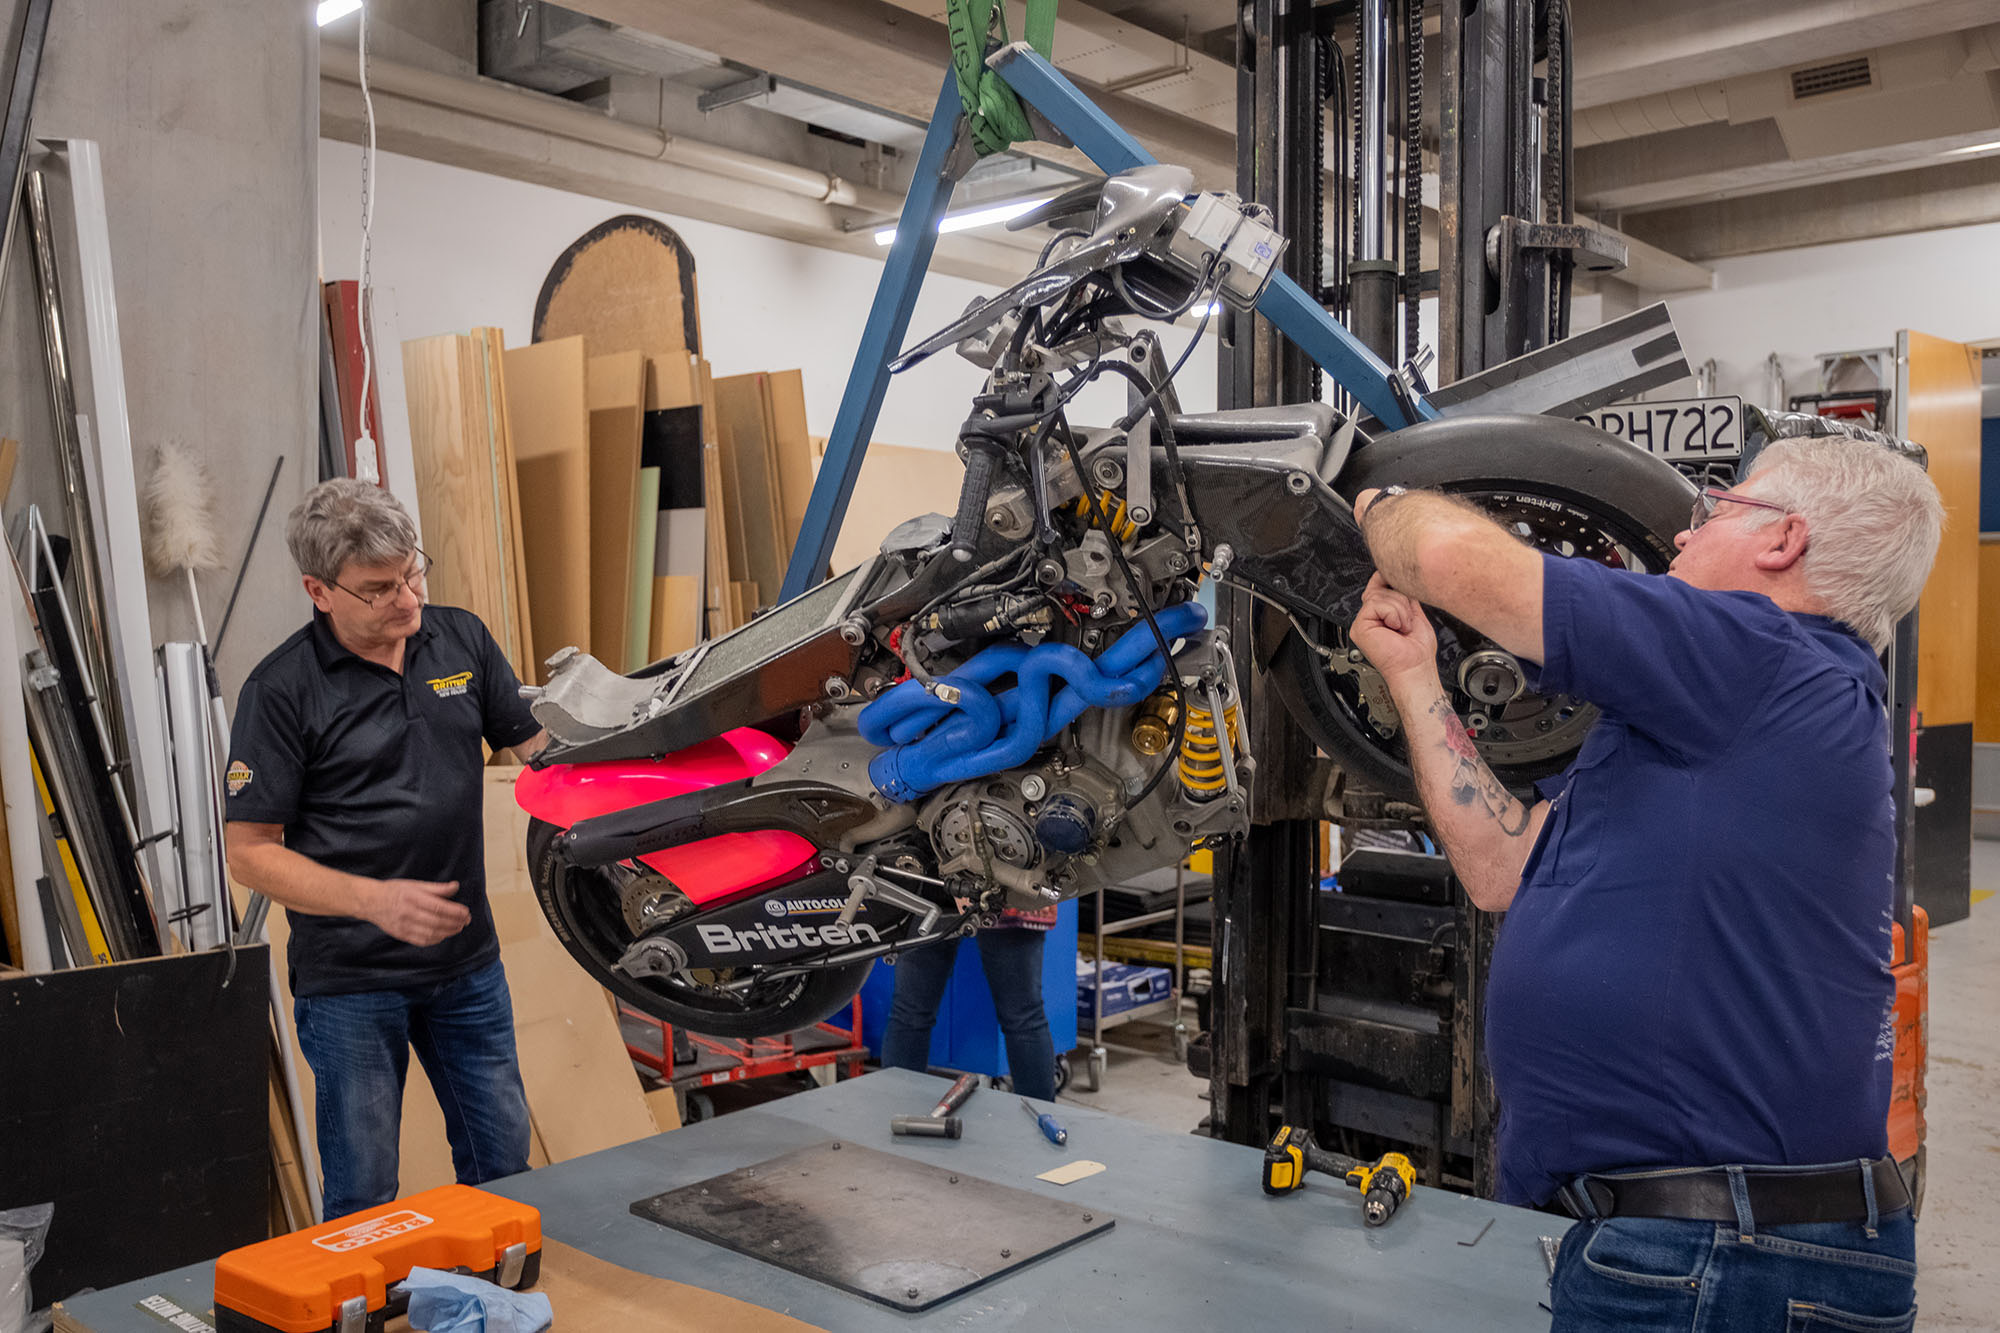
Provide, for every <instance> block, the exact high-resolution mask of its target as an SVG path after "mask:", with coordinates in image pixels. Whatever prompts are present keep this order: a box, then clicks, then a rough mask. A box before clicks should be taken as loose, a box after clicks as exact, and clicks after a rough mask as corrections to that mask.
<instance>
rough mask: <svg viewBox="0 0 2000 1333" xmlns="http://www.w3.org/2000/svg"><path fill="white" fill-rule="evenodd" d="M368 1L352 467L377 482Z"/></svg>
mask: <svg viewBox="0 0 2000 1333" xmlns="http://www.w3.org/2000/svg"><path fill="white" fill-rule="evenodd" d="M370 8H371V6H369V5H365V4H364V5H362V6H361V11H360V21H359V26H358V29H357V31H358V34H359V35H358V41H359V47H358V49H357V55H358V57H359V68H360V71H361V112H362V119H363V120H365V121H367V123H368V145H367V147H365V148H364V149H362V151H361V265H360V268H361V280H360V283H359V294H358V297H357V299H356V301H355V318H356V320H357V321H358V322H359V323H360V325H361V330H360V332H361V399H360V403H359V405H358V406H357V407H356V408H355V413H356V415H358V416H359V417H360V418H361V433H360V435H359V436H357V437H356V439H355V441H354V471H355V475H356V476H357V478H359V479H360V480H362V481H372V482H376V483H378V484H379V483H380V482H381V480H382V463H381V456H380V454H379V453H378V452H377V450H376V445H375V436H374V433H373V430H372V429H371V426H370V423H369V420H368V391H369V387H370V383H369V382H370V379H371V378H372V376H373V373H374V369H375V365H374V353H373V346H374V341H375V340H374V337H373V336H372V329H371V325H370V322H369V311H370V308H371V307H372V305H373V304H374V303H373V302H372V301H371V300H370V299H369V290H370V287H371V283H370V280H369V260H370V258H371V255H370V253H369V252H370V249H371V245H370V242H371V240H372V239H373V235H374V230H375V194H374V188H373V185H374V174H375V98H374V96H373V94H371V93H370V92H369V90H368V11H369V9H370Z"/></svg>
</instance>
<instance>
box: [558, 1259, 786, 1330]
mask: <svg viewBox="0 0 2000 1333" xmlns="http://www.w3.org/2000/svg"><path fill="white" fill-rule="evenodd" d="M533 1290H535V1291H539V1292H542V1293H544V1294H545V1295H547V1296H548V1298H549V1305H550V1307H551V1308H553V1309H554V1311H555V1316H556V1322H555V1326H556V1328H557V1329H640V1328H643V1329H650V1330H655V1333H709V1330H711V1329H729V1330H731V1333H808V1330H811V1329H814V1328H816V1327H818V1326H817V1325H815V1324H807V1323H802V1322H800V1321H799V1320H797V1319H794V1318H792V1317H791V1316H790V1315H783V1314H779V1313H778V1312H777V1311H775V1310H767V1309H765V1308H764V1307H763V1306H761V1305H752V1304H750V1303H749V1302H748V1301H739V1300H737V1299H736V1298H735V1297H733V1296H723V1295H720V1294H718V1293H716V1292H713V1291H705V1290H703V1289H702V1288H700V1287H691V1286H687V1285H685V1284H684V1283H680V1282H674V1281H670V1280H669V1279H667V1278H661V1277H649V1276H647V1275H646V1274H644V1273H635V1272H633V1271H632V1270H631V1269H629V1268H620V1267H619V1266H618V1265H616V1264H611V1263H606V1262H605V1261H604V1260H602V1259H599V1258H596V1257H595V1256H593V1255H589V1254H586V1253H584V1252H583V1251H582V1250H578V1249H573V1248H571V1247H570V1246H568V1245H565V1244H563V1243H562V1242H561V1241H558V1240H549V1239H547V1238H544V1239H543V1241H542V1269H541V1276H540V1277H538V1278H537V1279H536V1280H535V1285H534V1287H533Z"/></svg>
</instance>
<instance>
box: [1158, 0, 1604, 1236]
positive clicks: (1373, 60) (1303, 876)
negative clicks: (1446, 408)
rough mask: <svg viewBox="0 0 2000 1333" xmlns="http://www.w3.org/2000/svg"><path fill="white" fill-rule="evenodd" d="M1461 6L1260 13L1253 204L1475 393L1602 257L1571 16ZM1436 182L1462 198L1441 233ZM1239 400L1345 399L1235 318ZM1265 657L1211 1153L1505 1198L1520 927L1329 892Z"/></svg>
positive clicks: (1255, 703) (1331, 304)
mask: <svg viewBox="0 0 2000 1333" xmlns="http://www.w3.org/2000/svg"><path fill="white" fill-rule="evenodd" d="M1441 9H1442V12H1441V14H1440V15H1439V16H1438V21H1439V30H1438V32H1437V34H1436V36H1435V37H1434V38H1428V39H1427V36H1426V31H1425V15H1424V4H1423V0H1336V2H1335V3H1328V4H1319V5H1315V4H1313V3H1311V0H1244V3H1243V4H1242V5H1241V7H1240V9H1239V23H1238V31H1237V144H1238V151H1239V167H1238V178H1237V190H1238V193H1240V194H1241V195H1242V196H1243V197H1244V198H1245V199H1247V200H1255V201H1256V202H1257V203H1261V204H1264V205H1266V206H1268V207H1269V208H1270V209H1271V210H1272V212H1273V213H1274V215H1275V216H1276V218H1277V226H1278V229H1279V230H1280V231H1281V232H1282V233H1283V234H1284V235H1286V236H1289V237H1291V238H1292V240H1293V244H1292V245H1291V246H1290V247H1289V248H1288V249H1287V251H1286V254H1285V257H1284V261H1283V262H1284V266H1285V271H1286V273H1287V274H1289V275H1290V276H1291V277H1292V278H1293V279H1295V280H1296V281H1297V282H1298V283H1299V284H1300V285H1301V286H1302V287H1304V288H1305V290H1307V291H1308V292H1316V293H1318V294H1319V296H1320V301H1321V304H1322V305H1324V306H1325V307H1326V308H1327V309H1328V310H1329V311H1330V312H1331V313H1333V314H1334V315H1335V317H1336V318H1339V319H1341V320H1342V321H1343V322H1345V323H1346V324H1347V326H1348V327H1349V329H1350V331H1352V332H1353V333H1354V334H1355V336H1356V337H1357V338H1358V339H1359V340H1360V341H1362V342H1363V343H1365V344H1366V345H1367V346H1368V347H1369V349H1370V350H1371V351H1373V352H1374V353H1375V354H1376V355H1377V356H1378V357H1380V358H1381V360H1382V361H1383V362H1385V363H1386V364H1389V365H1391V366H1395V365H1398V364H1403V365H1405V366H1406V369H1407V370H1408V371H1409V372H1410V373H1413V374H1418V375H1420V374H1421V373H1422V370H1423V367H1424V365H1425V359H1424V349H1420V348H1419V347H1418V345H1417V341H1418V333H1417V328H1418V307H1419V302H1420V301H1421V300H1422V299H1423V297H1424V296H1425V295H1426V294H1427V293H1430V292H1435V293H1436V295H1437V298H1438V340H1439V344H1440V346H1439V347H1438V348H1437V349H1436V350H1437V352H1438V353H1439V356H1440V359H1439V361H1438V363H1437V370H1436V372H1435V373H1436V374H1437V376H1438V377H1439V378H1440V380H1441V381H1442V382H1450V381H1453V380H1457V379H1461V378H1464V377H1466V376H1468V375H1472V374H1475V373H1477V372H1479V371H1481V370H1483V369H1486V368H1487V367H1489V366H1494V365H1497V364H1499V363H1500V362H1502V361H1507V360H1511V359H1513V358H1515V357H1518V356H1520V355H1523V354H1524V353H1527V352H1530V351H1533V350H1535V349H1536V348H1539V347H1543V346H1546V345H1547V344H1549V343H1550V342H1552V341H1554V340H1556V339H1558V338H1561V337H1563V336H1565V335H1566V334H1567V332H1568V328H1567V326H1568V318H1569V314H1568V312H1569V298H1570V275H1571V273H1572V272H1573V271H1574V268H1575V267H1576V265H1577V264H1578V263H1580V262H1581V263H1584V264H1586V265H1588V266H1591V267H1596V266H1598V265H1597V264H1596V263H1595V262H1593V261H1594V260H1595V258H1596V251H1597V250H1598V249H1599V248H1601V246H1602V243H1601V242H1600V241H1599V240H1597V239H1596V237H1597V234H1596V233H1594V232H1590V231H1588V230H1586V229H1583V228H1579V227H1577V226H1575V225H1574V217H1573V214H1572V213H1571V205H1570V167H1569V162H1570V146H1569V96H1568V89H1569V72H1568V61H1567V59H1566V57H1567V54H1568V48H1569V26H1568V25H1569V18H1568V10H1567V6H1566V5H1565V4H1563V3H1562V0H1545V2H1544V3H1542V4H1539V5H1538V4H1536V3H1535V2H1534V0H1453V3H1449V4H1445V5H1443V6H1442V7H1441ZM1427 40H1428V41H1429V42H1430V43H1432V44H1434V52H1433V54H1434V57H1435V63H1434V68H1435V70H1436V73H1435V75H1434V76H1433V77H1432V79H1431V81H1430V83H1429V84H1428V85H1427V84H1426V81H1425V56H1426V45H1427ZM1427 145H1428V152H1427ZM1427 158H1428V159H1430V160H1434V161H1435V162H1436V163H1437V170H1438V172H1439V174H1440V181H1441V185H1440V193H1439V201H1440V203H1439V207H1438V208H1437V209H1436V216H1435V219H1434V220H1432V221H1430V224H1429V226H1428V227H1427V226H1426V222H1427V219H1426V217H1425V210H1424V207H1423V203H1422V198H1423V190H1422V185H1421V181H1422V177H1423V174H1424V164H1425V162H1426V160H1427ZM1329 217H1330V218H1331V221H1332V225H1331V226H1330V227H1329V225H1328V221H1329ZM1427 231H1428V232H1429V233H1430V234H1431V235H1433V236H1434V237H1435V254H1436V256H1437V258H1436V261H1435V266H1434V267H1429V268H1427V267H1426V266H1425V264H1424V262H1423V260H1424V255H1425V249H1426V246H1425V236H1426V233H1427ZM1218 377H1219V383H1218V403H1219V405H1220V406H1223V407H1254V406H1266V405H1272V404H1278V403H1288V402H1299V401H1303V400H1308V399H1317V398H1319V397H1320V396H1321V386H1320V379H1319V375H1318V372H1317V370H1316V369H1315V368H1314V366H1313V365H1312V363H1311V362H1310V361H1309V360H1308V359H1307V358H1306V357H1305V356H1304V355H1303V354H1302V353H1300V352H1298V351H1297V350H1296V349H1295V348H1294V347H1292V346H1291V345H1290V344H1288V343H1287V342H1286V341H1285V340H1284V339H1283V338H1281V337H1280V336H1279V335H1278V334H1277V332H1276V331H1275V330H1274V329H1273V328H1272V327H1271V326H1270V324H1269V323H1268V322H1266V321H1265V320H1263V319H1261V318H1256V317H1254V316H1249V315H1231V316H1230V317H1229V318H1228V320H1227V322H1226V326H1225V328H1224V331H1223V343H1222V353H1221V355H1220V358H1219V370H1218ZM1219 597H1220V600H1221V611H1222V618H1223V621H1224V623H1225V624H1227V626H1228V627H1229V630H1230V634H1231V637H1232V639H1233V640H1234V641H1235V642H1237V643H1243V644H1255V643H1259V642H1264V641H1266V637H1267V636H1268V635H1269V634H1270V633H1271V632H1272V631H1273V629H1274V628H1275V627H1273V626H1270V625H1268V624H1266V623H1265V620H1266V618H1267V617H1269V616H1271V615H1273V614H1274V613H1273V612H1272V611H1271V610H1270V609H1269V608H1267V607H1264V606H1261V605H1259V604H1256V603H1255V602H1254V601H1253V600H1252V599H1251V598H1250V597H1249V596H1247V595H1244V594H1240V593H1232V592H1230V591H1228V590H1226V589H1225V590H1222V591H1221V592H1220V593H1219ZM1255 657H1256V654H1254V653H1251V652H1244V653H1241V654H1239V657H1238V661H1239V662H1240V663H1241V664H1242V666H1241V667H1240V670H1242V672H1243V673H1244V676H1245V679H1244V680H1243V681H1242V682H1241V686H1242V690H1243V696H1244V697H1245V699H1246V700H1247V701H1248V705H1249V706H1248V710H1247V711H1248V714H1249V719H1248V725H1250V726H1251V727H1252V728H1254V729H1255V730H1254V733H1253V742H1252V744H1253V748H1254V749H1255V750H1256V753H1257V754H1258V755H1259V757H1260V765H1261V767H1262V773H1261V775H1260V776H1261V778H1262V780H1260V781H1259V783H1258V785H1257V794H1258V806H1257V808H1256V809H1254V810H1253V818H1254V819H1255V820H1256V823H1255V825H1254V827H1253V829H1252V832H1251V835H1250V837H1249V838H1248V840H1247V841H1246V842H1245V843H1244V844H1243V845H1241V846H1239V847H1237V848H1234V849H1231V850H1230V851H1228V852H1227V853H1224V854H1219V855H1218V857H1217V861H1216V880H1215V932H1216V933H1215V949H1216V957H1215V966H1214V970H1213V979H1212V987H1213V990H1212V1006H1211V1010H1210V1014H1211V1017H1210V1032H1209V1033H1208V1034H1205V1035H1204V1037H1203V1038H1202V1039H1201V1040H1199V1041H1198V1042H1197V1043H1196V1045H1195V1046H1194V1047H1193V1048H1192V1049H1191V1051H1190V1055H1189V1064H1190V1067H1191V1068H1192V1069H1193V1070H1194V1071H1195V1072H1196V1073H1198V1074H1201V1073H1205V1074H1206V1075H1207V1076H1208V1078H1209V1081H1210V1091H1211V1099H1212V1106H1213V1113H1212V1116H1211V1120H1210V1132H1211V1133H1212V1134H1214V1135H1216V1136H1217V1137H1221V1138H1226V1139H1228V1140H1230V1141H1232V1142H1237V1143H1246V1144H1254V1143H1261V1142H1264V1141H1265V1140H1267V1139H1268V1138H1269V1137H1270V1135H1271V1133H1272V1131H1273V1129H1274V1128H1275V1127H1276V1126H1277V1125H1278V1124H1280V1123H1287V1124H1293V1125H1308V1126H1311V1127H1312V1129H1313V1131H1314V1133H1315V1134H1316V1135H1317V1136H1318V1137H1319V1139H1320V1141H1321V1142H1323V1143H1326V1144H1328V1145H1329V1146H1331V1147H1336V1148H1340V1149H1342V1150H1344V1151H1348V1152H1350V1153H1353V1154H1355V1155H1361V1156H1373V1155H1376V1154H1377V1153H1379V1152H1381V1151H1385V1150H1401V1151H1404V1152H1406V1153H1408V1154H1409V1155H1410V1156H1411V1157H1412V1158H1413V1160H1414V1161H1415V1162H1416V1163H1417V1165H1418V1169H1419V1171H1420V1173H1421V1179H1422V1180H1423V1181H1424V1182H1425V1183H1427V1184H1433V1185H1452V1186H1455V1187H1458V1188H1461V1189H1470V1190H1472V1191H1474V1192H1476V1193H1479V1194H1481V1195H1485V1196H1489V1197H1490V1196H1491V1194H1492V1193H1493V1187H1494V1179H1495V1175H1494V1164H1493V1121H1494V1117H1495V1104H1494V1098H1493V1092H1492V1085H1491V1081H1490V1079H1489V1077H1488V1075H1487V1073H1486V1063H1485V1055H1484V1051H1483V1031H1482V1029H1483V1024H1484V1015H1483V1006H1482V1001H1483V998H1484V993H1485V980H1486V969H1487V966H1488V964H1489V962H1490V960H1491V958H1492V949H1493V938H1494V928H1495V924H1496V922H1495V919H1494V918H1493V917H1492V916H1491V915H1490V914H1488V913H1485V912H1481V911H1479V910H1477V909H1476V908H1474V907H1472V906H1471V904H1470V902H1469V901H1468V900H1467V899H1466V897H1465V895H1464V893H1463V892H1462V891H1461V890H1460V889H1459V888H1458V885H1457V883H1456V881H1455V880H1453V879H1452V877H1451V872H1450V868H1449V866H1448V865H1447V864H1446V863H1445V861H1444V859H1443V858H1442V857H1441V856H1437V855H1435V854H1432V853H1431V852H1429V851H1427V850H1414V849H1413V850H1408V851H1395V850H1385V851H1368V852H1362V853H1358V854H1356V855H1355V856H1354V857H1352V858H1350V859H1349V860H1348V861H1347V862H1346V863H1345V864H1343V865H1342V867H1341V874H1340V885H1339V891H1338V892H1329V891H1326V890H1324V889H1323V888H1322V886H1321V881H1322V876H1323V875H1324V874H1325V873H1326V872H1327V871H1329V870H1330V869H1331V867H1327V866H1323V865H1322V864H1321V853H1320V847H1321V839H1320V831H1321V828H1320V823H1319V820H1320V818H1321V817H1322V812H1321V811H1318V810H1312V809H1305V808H1301V806H1300V803H1299V800H1298V797H1297V795H1296V794H1297V793H1301V792H1305V791H1309V790H1314V789H1316V784H1314V783H1313V782H1311V781H1310V773H1311V770H1312V768H1313V766H1314V765H1315V764H1316V763H1325V762H1326V761H1325V760H1323V759H1318V758H1316V756H1315V755H1314V753H1313V751H1312V748H1311V746H1310V744H1309V743H1307V742H1306V741H1305V740H1304V739H1303V738H1302V737H1301V736H1300V734H1299V731H1298V728H1296V727H1294V726H1292V725H1290V723H1289V721H1288V719H1287V717H1286V714H1285V711H1284V709H1283V707H1282V706H1281V705H1280V704H1279V703H1278V701H1277V700H1276V699H1275V698H1273V697H1271V695H1270V693H1269V691H1268V690H1267V689H1266V688H1265V687H1264V682H1263V681H1262V679H1261V678H1260V676H1259V673H1258V672H1257V670H1256V668H1255V666H1254V659H1255ZM1412 844H1413V848H1414V847H1417V846H1420V844H1417V843H1416V841H1415V839H1412Z"/></svg>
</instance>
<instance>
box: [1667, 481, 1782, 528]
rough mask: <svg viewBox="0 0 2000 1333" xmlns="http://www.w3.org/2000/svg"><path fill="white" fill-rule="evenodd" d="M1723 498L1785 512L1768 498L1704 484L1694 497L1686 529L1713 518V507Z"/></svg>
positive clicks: (1696, 526)
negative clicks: (1692, 509) (1692, 508)
mask: <svg viewBox="0 0 2000 1333" xmlns="http://www.w3.org/2000/svg"><path fill="white" fill-rule="evenodd" d="M1723 500H1727V501H1729V502H1730V503H1732V504H1740V505H1749V506H1750V507H1751V508H1752V509H1770V510H1775V511H1776V512H1778V513H1780V514H1782V513H1785V512H1787V511H1786V509H1785V507H1784V506H1783V505H1781V504H1772V503H1771V502H1770V501H1769V500H1759V499H1757V498H1755V497H1754V496H1749V495H1738V494H1737V493H1736V492H1734V491H1725V490H1723V489H1722V488H1721V487H1719V486H1704V487H1702V488H1701V494H1699V495H1697V496H1695V498H1694V512H1693V513H1692V514H1690V515H1688V531H1689V532H1693V531H1694V530H1695V529H1696V528H1699V527H1700V526H1701V525H1702V524H1704V523H1706V522H1708V520H1710V519H1711V518H1714V517H1715V507H1716V505H1717V504H1718V503H1719V502H1721V501H1723Z"/></svg>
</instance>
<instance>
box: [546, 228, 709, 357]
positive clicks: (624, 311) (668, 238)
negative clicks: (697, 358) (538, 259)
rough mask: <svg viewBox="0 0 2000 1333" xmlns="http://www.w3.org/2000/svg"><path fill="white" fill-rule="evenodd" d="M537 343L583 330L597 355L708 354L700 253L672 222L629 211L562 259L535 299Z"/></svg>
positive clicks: (582, 239)
mask: <svg viewBox="0 0 2000 1333" xmlns="http://www.w3.org/2000/svg"><path fill="white" fill-rule="evenodd" d="M534 330H535V341H536V342H547V341H551V340H553V339H557V338H566V337H572V336H577V335H582V336H586V337H588V338H589V339H590V346H591V350H592V351H593V352H596V353H598V354H599V355H603V354H606V353H610V352H634V351H636V352H648V353H652V352H665V351H674V350H685V351H688V352H695V353H699V352H700V351H701V306H700V301H699V298H698V295H697V293H696V291H695V278H694V255H693V254H692V253H691V252H690V251H689V250H688V248H687V244H686V242H684V241H682V240H681V238H680V235H679V233H677V232H675V231H674V229H673V228H672V227H669V226H667V225H666V224H665V223H663V222H660V221H659V220H657V219H655V218H648V217H640V216H639V215H637V214H633V213H628V214H624V215H622V216H619V217H614V218H611V219H609V220H608V221H605V222H601V223H599V224H598V225H597V226H595V227H592V228H591V229H590V230H589V231H587V232H585V233H584V234H583V235H582V236H580V237H579V238H577V240H576V241H575V242H574V243H573V244H572V245H570V247H569V248H568V249H566V250H564V251H563V252H562V254H561V255H560V256H558V257H557V259H556V262H555V264H554V266H553V267H551V268H550V270H549V275H548V277H547V278H546V279H545V280H544V281H543V283H542V290H541V292H540V293H539V294H538V295H537V296H536V298H535V321H534Z"/></svg>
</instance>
